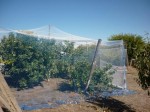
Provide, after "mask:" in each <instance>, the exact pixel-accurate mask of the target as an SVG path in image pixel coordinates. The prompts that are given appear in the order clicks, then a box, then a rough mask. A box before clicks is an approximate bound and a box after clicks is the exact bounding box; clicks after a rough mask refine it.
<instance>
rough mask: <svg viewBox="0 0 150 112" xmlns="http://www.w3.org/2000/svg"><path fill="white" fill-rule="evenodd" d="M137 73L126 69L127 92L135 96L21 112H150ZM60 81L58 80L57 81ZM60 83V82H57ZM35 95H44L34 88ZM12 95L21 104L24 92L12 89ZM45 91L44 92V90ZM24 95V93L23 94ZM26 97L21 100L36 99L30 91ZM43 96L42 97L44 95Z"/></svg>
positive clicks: (38, 88)
mask: <svg viewBox="0 0 150 112" xmlns="http://www.w3.org/2000/svg"><path fill="white" fill-rule="evenodd" d="M136 78H138V76H137V71H136V70H135V69H134V68H132V67H128V72H127V88H128V89H129V90H135V91H136V94H132V95H123V96H114V97H111V98H107V99H105V98H100V99H97V100H96V101H92V102H82V103H80V104H67V105H66V104H64V105H61V106H59V107H57V108H53V109H39V110H33V111H25V110H24V111H23V112H150V97H149V96H148V95H147V92H146V91H144V90H142V89H141V87H140V86H139V85H138V84H137V83H136ZM58 80H60V79H58ZM59 82H61V80H60V81H59ZM43 85H44V86H46V87H45V88H47V87H49V85H46V84H43ZM55 85H57V84H56V83H55V82H53V89H56V88H55V87H56V86H55ZM34 89H35V90H36V91H35V92H36V93H38V94H41V95H42V94H44V93H45V92H44V93H43V92H42V90H40V87H37V88H34ZM49 89H50V88H48V89H47V92H46V94H48V91H49ZM12 91H13V93H14V95H15V96H16V98H17V100H18V101H19V102H21V99H19V98H20V97H23V96H22V95H23V93H24V92H25V91H20V93H18V92H15V90H14V89H12ZM44 91H45V90H44ZM24 94H25V93H24ZM27 94H28V97H27V98H26V97H24V98H22V100H28V99H30V98H33V97H36V96H34V94H33V93H32V90H28V93H27ZM46 94H44V95H46ZM59 95H60V93H58V92H54V93H52V94H51V96H55V99H56V98H57V97H58V96H59ZM61 95H62V94H61ZM69 95H75V94H74V93H65V95H64V96H61V97H67V96H69Z"/></svg>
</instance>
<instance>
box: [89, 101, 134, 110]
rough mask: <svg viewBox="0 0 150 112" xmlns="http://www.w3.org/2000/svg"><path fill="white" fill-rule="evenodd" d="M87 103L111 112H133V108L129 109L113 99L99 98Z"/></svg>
mask: <svg viewBox="0 0 150 112" xmlns="http://www.w3.org/2000/svg"><path fill="white" fill-rule="evenodd" d="M87 102H89V103H92V104H95V105H98V106H99V107H101V108H104V109H106V110H110V111H111V112H135V109H134V108H131V107H130V106H129V105H126V104H125V103H124V102H121V101H118V100H116V99H114V98H99V99H94V100H88V101H87Z"/></svg>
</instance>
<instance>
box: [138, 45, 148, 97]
mask: <svg viewBox="0 0 150 112" xmlns="http://www.w3.org/2000/svg"><path fill="white" fill-rule="evenodd" d="M136 68H137V69H138V71H139V73H138V75H139V79H138V80H137V81H138V82H139V84H141V86H142V88H143V89H148V88H150V43H146V44H145V46H144V48H143V50H142V51H141V52H139V53H138V54H137V56H136ZM148 93H149V95H150V92H149V91H148Z"/></svg>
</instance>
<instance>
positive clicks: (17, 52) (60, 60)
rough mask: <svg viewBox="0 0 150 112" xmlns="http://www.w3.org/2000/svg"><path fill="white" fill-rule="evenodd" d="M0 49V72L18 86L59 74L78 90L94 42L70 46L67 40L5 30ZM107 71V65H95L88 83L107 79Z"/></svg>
mask: <svg viewBox="0 0 150 112" xmlns="http://www.w3.org/2000/svg"><path fill="white" fill-rule="evenodd" d="M0 49H1V51H0V55H1V58H2V59H1V60H3V62H4V63H5V66H4V73H5V75H9V76H10V77H11V78H12V80H13V83H14V84H15V85H16V86H17V87H19V88H20V89H23V88H28V87H33V86H35V85H37V84H39V83H40V82H41V81H42V80H44V79H47V80H49V78H56V77H61V78H68V80H69V81H70V84H71V86H72V87H73V88H74V89H76V90H78V91H80V90H81V89H84V88H85V85H86V83H87V80H88V75H89V72H90V68H91V63H92V59H93V55H94V51H95V46H94V45H92V46H79V47H77V48H74V43H72V42H68V41H65V42H56V41H55V40H47V39H38V38H35V37H32V36H27V35H22V34H9V36H8V37H7V38H6V37H4V38H3V39H2V41H1V43H0ZM107 71H108V68H107V69H104V70H101V69H97V70H96V72H95V73H94V77H93V79H94V82H93V84H92V85H95V84H96V85H98V84H100V83H101V84H102V83H103V85H107V84H106V83H111V80H110V78H109V77H108V73H106V72H107ZM103 74H104V75H103ZM99 81H100V82H99Z"/></svg>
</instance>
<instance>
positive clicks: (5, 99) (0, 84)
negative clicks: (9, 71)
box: [0, 72, 22, 112]
mask: <svg viewBox="0 0 150 112" xmlns="http://www.w3.org/2000/svg"><path fill="white" fill-rule="evenodd" d="M0 90H1V94H0V101H1V102H2V103H3V105H4V106H6V108H7V109H8V110H9V111H10V112H22V111H21V109H20V107H19V105H18V103H17V101H16V99H15V97H14V96H13V95H12V93H11V91H10V89H9V86H8V85H7V83H6V81H5V79H4V77H3V75H2V74H1V72H0Z"/></svg>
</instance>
